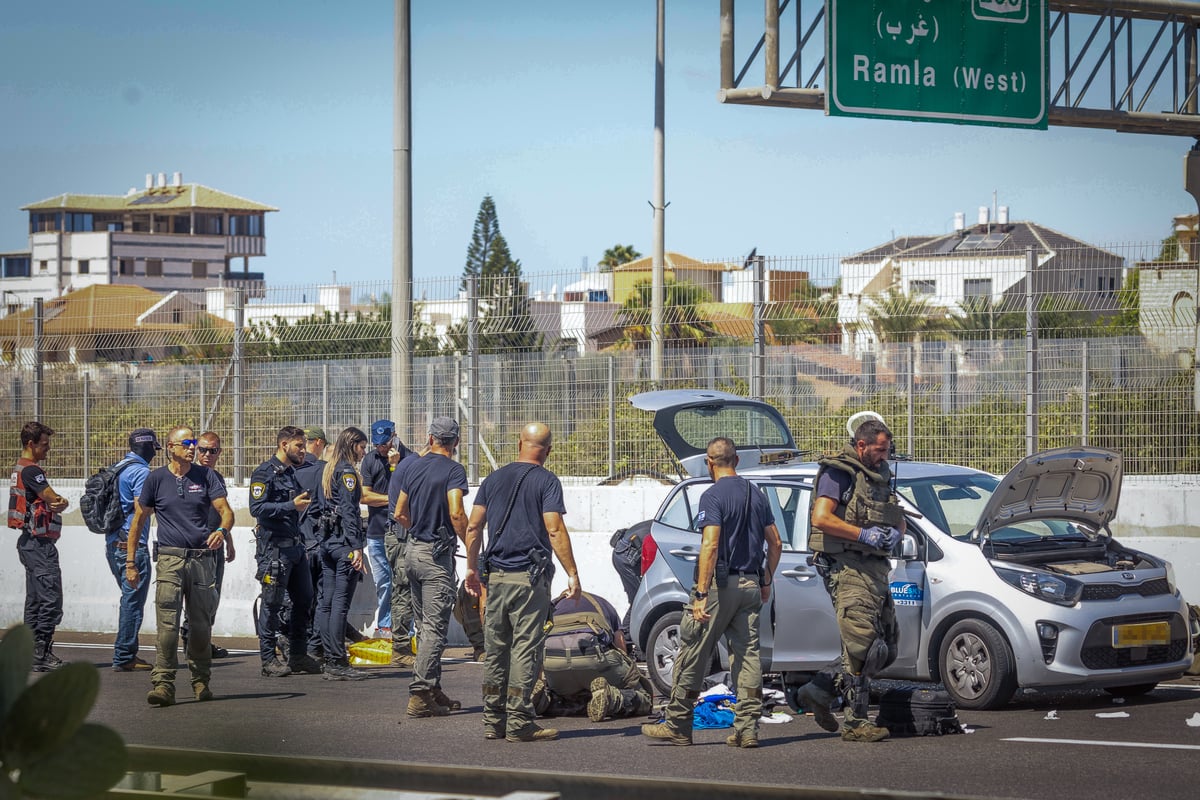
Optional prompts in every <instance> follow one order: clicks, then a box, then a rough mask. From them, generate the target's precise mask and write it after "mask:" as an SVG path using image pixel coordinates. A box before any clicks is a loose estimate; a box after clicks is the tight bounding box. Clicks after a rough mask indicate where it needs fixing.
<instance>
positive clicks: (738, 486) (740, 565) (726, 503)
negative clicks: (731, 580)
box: [696, 475, 775, 574]
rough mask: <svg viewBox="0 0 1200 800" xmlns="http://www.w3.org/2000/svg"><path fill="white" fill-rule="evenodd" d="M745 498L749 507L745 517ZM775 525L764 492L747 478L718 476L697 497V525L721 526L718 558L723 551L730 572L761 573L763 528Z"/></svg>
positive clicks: (698, 526) (700, 527)
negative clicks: (711, 484)
mask: <svg viewBox="0 0 1200 800" xmlns="http://www.w3.org/2000/svg"><path fill="white" fill-rule="evenodd" d="M747 489H749V492H747ZM747 495H748V496H747ZM747 500H748V501H749V509H750V516H749V518H748V519H747V517H746V509H747ZM774 524H775V517H774V516H773V515H772V514H771V506H770V505H769V504H768V503H767V498H766V495H764V494H763V493H762V492H761V491H760V490H759V489H758V487H756V486H754V485H753V484H752V483H750V481H748V480H746V479H745V478H742V477H739V476H737V475H729V476H726V477H724V478H721V479H720V480H719V481H717V482H716V483H714V484H713V486H712V488H711V489H709V490H708V491H707V492H705V493H704V494H703V495H702V496H701V497H700V511H699V513H698V514H697V515H696V527H697V528H699V529H700V530H704V528H705V527H707V526H709V525H719V526H720V528H721V538H720V543H719V544H718V545H717V553H718V558H720V556H721V555H722V554H723V555H724V559H723V560H724V561H725V563H726V564H728V565H729V569H730V570H731V571H734V572H736V571H739V570H740V571H742V572H757V573H759V574H762V571H763V555H764V551H763V542H764V540H765V537H764V536H763V530H764V529H765V528H766V527H767V526H768V525H774Z"/></svg>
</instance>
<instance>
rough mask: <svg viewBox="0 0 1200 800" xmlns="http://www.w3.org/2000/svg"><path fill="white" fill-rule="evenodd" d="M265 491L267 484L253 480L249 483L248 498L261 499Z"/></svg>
mask: <svg viewBox="0 0 1200 800" xmlns="http://www.w3.org/2000/svg"><path fill="white" fill-rule="evenodd" d="M266 493H267V485H266V484H265V483H259V482H258V481H255V482H254V483H252V484H250V498H251V499H252V500H262V497H263V495H264V494H266Z"/></svg>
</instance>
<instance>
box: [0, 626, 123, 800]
mask: <svg viewBox="0 0 1200 800" xmlns="http://www.w3.org/2000/svg"><path fill="white" fill-rule="evenodd" d="M32 665H33V637H32V635H31V634H30V632H29V629H28V628H27V627H25V626H24V625H19V626H17V627H14V628H12V629H11V630H9V631H8V633H6V634H5V636H4V639H3V640H0V760H2V761H3V773H2V774H0V800H9V798H20V797H44V798H76V797H89V796H93V795H97V794H101V793H102V792H104V791H106V790H108V789H110V788H111V787H112V786H113V785H114V784H116V782H117V781H119V780H120V779H121V778H122V777H123V776H124V775H125V769H126V763H127V755H126V752H125V743H124V742H122V741H121V737H120V736H118V735H117V733H116V732H115V731H113V730H112V729H110V728H106V727H104V726H103V725H94V724H91V723H85V722H84V720H85V719H86V718H87V715H88V712H90V711H91V710H92V705H93V704H94V703H95V702H96V694H97V693H98V692H99V691H100V676H99V674H98V673H97V672H96V668H95V667H94V666H93V665H91V664H84V663H72V664H64V665H63V666H62V667H60V668H59V669H57V670H55V671H54V672H48V673H46V674H45V675H43V676H42V677H41V678H40V679H39V680H37V681H36V682H35V683H34V684H33V685H31V686H28V687H26V685H25V684H26V681H27V680H28V675H29V670H30V667H31V666H32Z"/></svg>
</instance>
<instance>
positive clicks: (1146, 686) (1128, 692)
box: [1104, 683, 1158, 697]
mask: <svg viewBox="0 0 1200 800" xmlns="http://www.w3.org/2000/svg"><path fill="white" fill-rule="evenodd" d="M1156 686H1158V684H1157V683H1135V684H1134V685H1133V686H1105V687H1104V691H1106V692H1108V693H1109V694H1111V695H1112V696H1113V697H1140V696H1141V695H1144V694H1149V693H1150V692H1152V691H1154V688H1155V687H1156Z"/></svg>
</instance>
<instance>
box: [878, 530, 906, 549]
mask: <svg viewBox="0 0 1200 800" xmlns="http://www.w3.org/2000/svg"><path fill="white" fill-rule="evenodd" d="M903 536H904V534H902V533H901V532H900V529H899V528H888V532H887V536H886V537H884V540H883V549H884V550H891V549H892V548H894V547H895V546H896V545H898V544H900V539H901V538H902V537H903Z"/></svg>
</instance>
